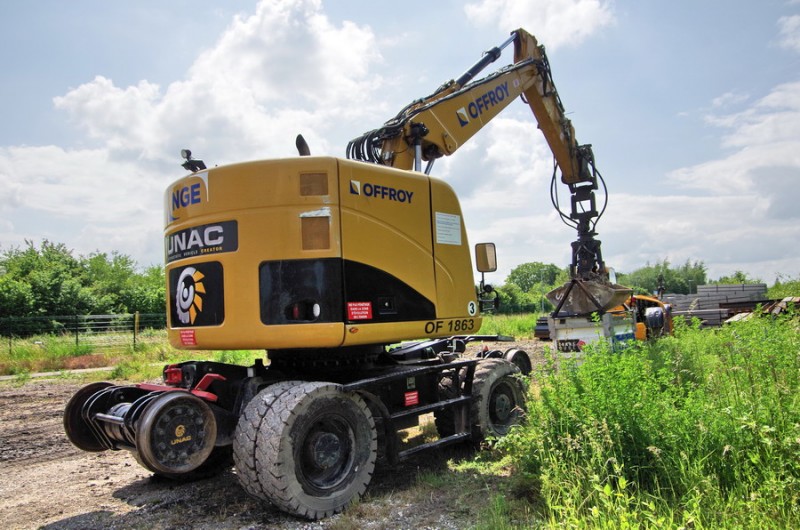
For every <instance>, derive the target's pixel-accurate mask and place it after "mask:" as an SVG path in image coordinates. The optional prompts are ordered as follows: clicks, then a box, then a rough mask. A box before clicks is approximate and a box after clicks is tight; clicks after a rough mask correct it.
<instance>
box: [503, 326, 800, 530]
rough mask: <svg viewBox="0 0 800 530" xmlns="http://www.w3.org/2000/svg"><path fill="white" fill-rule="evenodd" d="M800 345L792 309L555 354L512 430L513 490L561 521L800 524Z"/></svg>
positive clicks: (506, 442) (508, 441)
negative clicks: (575, 355) (578, 359)
mask: <svg viewBox="0 0 800 530" xmlns="http://www.w3.org/2000/svg"><path fill="white" fill-rule="evenodd" d="M798 352H800V333H798V324H797V320H796V319H795V317H793V316H792V315H788V316H784V317H781V318H777V319H770V318H760V319H759V318H756V319H752V320H749V321H745V322H740V323H736V324H734V325H729V326H725V327H723V328H720V329H716V330H701V329H698V327H696V326H687V325H680V324H679V325H678V326H677V327H676V330H675V334H674V336H672V337H667V338H664V339H661V340H659V341H658V342H655V343H649V344H643V345H636V346H633V347H631V348H628V349H626V350H624V351H622V352H612V351H610V349H608V348H606V347H605V346H604V345H603V344H598V345H596V346H595V347H594V348H593V349H591V350H590V351H589V352H587V353H586V354H585V356H584V359H583V361H582V363H580V364H575V363H572V364H569V363H567V364H564V363H560V366H559V367H558V369H556V364H559V363H557V362H556V361H557V360H556V359H555V358H553V359H551V363H550V366H549V367H545V368H544V369H543V370H542V372H541V373H539V374H538V377H537V378H536V379H537V380H538V389H537V395H536V396H535V397H534V399H532V400H531V402H530V405H529V407H528V414H529V416H528V421H527V424H526V426H525V427H523V428H520V429H517V430H516V431H514V432H512V433H511V435H509V436H508V437H506V438H505V439H503V440H502V441H501V447H502V448H504V449H505V450H507V451H508V452H509V454H510V455H511V457H512V460H513V461H514V462H515V491H517V492H518V493H520V494H525V495H528V496H529V497H530V498H531V499H532V500H534V502H535V503H536V505H537V506H538V509H539V515H540V517H541V518H542V519H543V520H545V521H549V522H550V524H552V525H553V526H560V525H557V524H556V523H563V524H564V525H565V526H568V527H575V528H584V527H585V528H594V527H602V526H606V527H616V528H623V527H629V528H636V527H673V526H685V527H689V526H691V527H693V528H703V527H705V528H718V527H743V528H749V527H772V528H789V527H798V525H800V458H798V457H800V361H799V360H798Z"/></svg>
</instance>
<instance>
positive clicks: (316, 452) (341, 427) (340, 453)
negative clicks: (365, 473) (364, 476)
mask: <svg viewBox="0 0 800 530" xmlns="http://www.w3.org/2000/svg"><path fill="white" fill-rule="evenodd" d="M354 446H355V434H354V431H353V428H352V426H351V425H350V424H349V422H348V421H347V420H346V419H345V418H343V417H339V416H329V417H325V418H321V419H319V420H318V421H316V422H314V424H313V425H311V427H310V428H309V429H308V431H307V432H306V433H305V435H304V436H303V437H302V442H301V444H300V447H301V449H300V459H299V464H300V465H299V467H300V469H299V471H300V477H299V478H300V480H301V482H302V483H303V485H304V487H307V488H309V489H310V490H312V491H314V492H315V493H317V494H319V493H322V492H326V491H331V490H334V489H336V488H337V487H338V486H340V485H341V484H343V483H344V482H345V481H346V480H347V479H348V478H349V477H350V474H351V472H352V471H353V464H354V454H355V452H354Z"/></svg>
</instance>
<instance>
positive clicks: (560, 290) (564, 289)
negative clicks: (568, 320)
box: [545, 278, 633, 316]
mask: <svg viewBox="0 0 800 530" xmlns="http://www.w3.org/2000/svg"><path fill="white" fill-rule="evenodd" d="M632 294H633V290H632V289H630V288H628V287H623V286H622V285H617V284H616V283H611V282H609V281H607V280H606V281H603V280H582V279H577V278H575V279H572V280H570V281H569V282H567V283H565V284H564V285H562V286H561V287H557V288H556V289H553V290H552V291H550V292H549V293H547V295H545V296H546V297H547V300H549V301H550V303H551V304H553V305H554V306H555V308H556V309H555V311H554V312H553V315H554V316H581V315H590V314H592V313H604V312H606V311H608V310H610V309H613V308H614V307H617V306H619V305H621V304H623V303H624V302H625V301H627V300H628V299H629V298H630V297H631V295H632Z"/></svg>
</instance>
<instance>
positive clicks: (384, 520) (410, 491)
mask: <svg viewBox="0 0 800 530" xmlns="http://www.w3.org/2000/svg"><path fill="white" fill-rule="evenodd" d="M80 386H81V385H79V384H75V383H72V382H67V381H63V380H51V381H34V382H29V383H27V384H25V385H24V386H20V387H17V386H12V385H11V384H0V474H2V477H3V480H2V481H0V526H2V527H4V528H13V529H28V528H46V529H101V528H102V529H105V528H116V529H134V528H136V529H145V528H148V529H149V528H160V529H190V528H192V529H205V528H207V529H211V528H214V529H242V528H248V529H266V528H270V529H272V528H275V529H284V530H289V529H337V528H339V529H345V528H375V529H399V528H414V529H426V528H427V529H460V528H465V527H469V526H472V525H473V524H474V522H475V520H474V517H475V513H476V511H477V510H479V509H480V506H475V505H474V502H473V501H472V500H470V499H467V498H464V492H452V491H440V490H434V491H432V490H431V489H430V488H427V489H426V487H420V486H418V481H417V477H418V474H419V471H420V470H424V471H429V472H430V471H433V472H435V471H436V470H437V469H442V471H444V469H445V467H446V465H447V460H448V459H450V458H454V457H455V458H463V457H469V456H470V453H469V450H468V449H466V448H463V447H455V448H449V449H447V450H446V451H442V453H441V454H427V455H422V456H420V457H417V458H414V459H411V460H409V461H407V462H405V463H403V464H402V465H401V466H399V467H395V468H388V467H387V466H380V465H379V467H378V468H377V469H376V473H375V476H374V477H373V480H372V483H371V485H370V488H369V490H368V493H367V497H366V498H365V499H364V501H363V502H362V503H361V504H359V505H358V506H355V507H353V508H351V509H350V510H348V512H347V513H346V514H344V515H339V516H335V517H332V518H330V519H326V520H324V521H319V522H308V521H303V520H299V519H296V518H294V517H290V516H287V515H285V514H283V513H282V512H279V511H278V510H277V509H275V508H273V507H271V506H270V505H268V504H265V503H261V502H258V501H256V500H254V499H252V498H250V497H248V496H247V494H246V493H245V492H244V490H243V489H242V488H241V487H240V486H239V484H238V482H237V479H236V476H235V471H233V470H231V471H227V472H225V473H223V474H222V475H220V476H218V477H215V478H213V479H207V480H202V481H197V482H194V483H189V484H176V483H175V482H172V481H168V480H163V479H159V478H157V477H153V476H152V475H151V474H150V473H149V472H148V471H146V470H145V469H143V468H141V467H140V466H139V465H138V464H137V463H136V462H135V460H134V459H133V457H132V456H131V455H130V454H129V453H128V452H126V451H106V452H102V453H84V452H82V451H79V450H78V449H76V448H74V447H73V446H72V445H71V444H70V443H69V441H68V440H67V438H66V435H65V434H64V429H63V426H62V412H63V410H64V405H65V404H66V402H67V401H68V400H69V398H70V397H71V396H72V394H73V393H74V392H75V391H76V390H77V389H78V388H80ZM478 489H480V488H478ZM460 496H461V497H460ZM459 498H460V499H461V500H460V501H459ZM484 500H487V499H484Z"/></svg>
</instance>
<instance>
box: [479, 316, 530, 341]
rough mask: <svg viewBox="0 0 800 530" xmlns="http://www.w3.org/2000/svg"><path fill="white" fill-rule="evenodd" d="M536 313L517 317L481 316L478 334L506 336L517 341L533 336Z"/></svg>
mask: <svg viewBox="0 0 800 530" xmlns="http://www.w3.org/2000/svg"><path fill="white" fill-rule="evenodd" d="M538 317H539V314H538V313H524V314H519V315H483V325H481V330H480V333H481V334H483V335H508V336H511V337H515V338H518V339H522V338H524V339H529V338H531V337H532V336H533V330H534V328H535V327H536V319H537V318H538Z"/></svg>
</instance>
